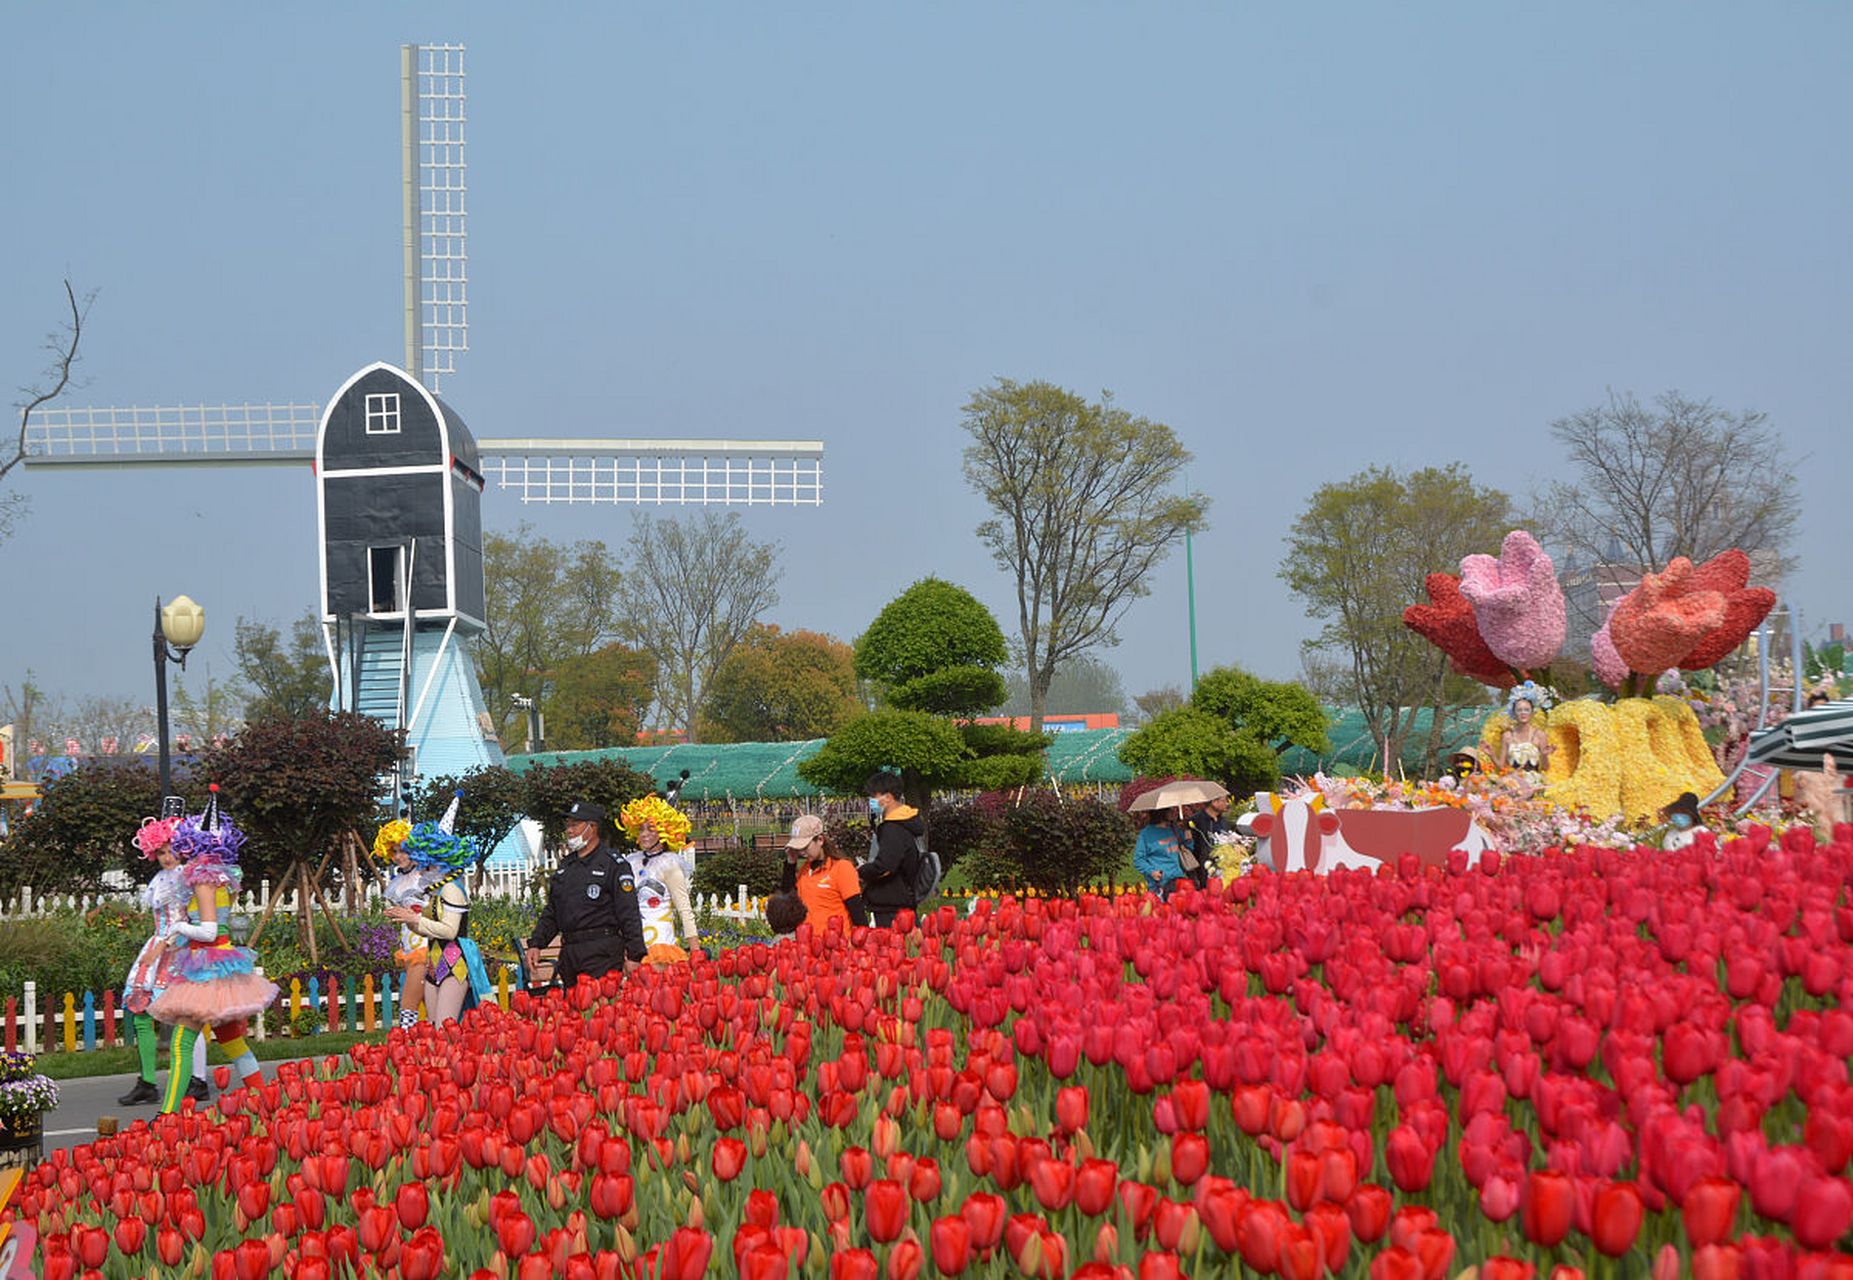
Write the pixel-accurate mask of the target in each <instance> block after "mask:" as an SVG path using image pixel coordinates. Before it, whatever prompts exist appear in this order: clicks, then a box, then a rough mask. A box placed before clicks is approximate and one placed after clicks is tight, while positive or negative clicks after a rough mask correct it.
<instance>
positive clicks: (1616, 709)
mask: <svg viewBox="0 0 1853 1280" xmlns="http://www.w3.org/2000/svg"><path fill="white" fill-rule="evenodd" d="M1536 720H1537V722H1538V723H1540V724H1542V725H1543V726H1544V729H1545V732H1546V733H1547V734H1548V735H1549V737H1550V742H1551V747H1552V748H1553V750H1552V752H1551V758H1550V761H1549V763H1548V765H1547V766H1546V767H1545V770H1544V781H1545V791H1544V796H1545V798H1546V799H1548V800H1549V801H1550V802H1551V803H1552V804H1554V805H1557V806H1558V807H1560V808H1565V809H1577V810H1582V811H1584V812H1587V813H1592V814H1601V815H1605V816H1606V815H1616V816H1620V817H1623V818H1626V819H1627V820H1628V821H1630V822H1635V823H1639V822H1644V821H1646V820H1648V819H1650V818H1652V817H1653V816H1654V815H1656V814H1658V813H1659V812H1660V810H1661V809H1662V808H1663V807H1665V806H1666V805H1667V804H1668V803H1669V802H1670V801H1672V800H1673V799H1674V798H1675V797H1677V796H1678V795H1679V794H1680V793H1681V792H1682V791H1690V792H1693V793H1694V794H1696V795H1708V794H1710V793H1711V792H1712V791H1713V790H1715V789H1716V788H1717V787H1719V786H1722V785H1723V783H1724V774H1723V772H1722V771H1721V770H1720V769H1719V768H1718V762H1717V759H1716V758H1715V757H1714V756H1713V755H1712V750H1711V747H1710V745H1709V744H1707V743H1706V741H1705V732H1704V730H1703V729H1702V728H1701V727H1700V725H1699V721H1698V717H1697V716H1696V715H1694V714H1693V710H1692V707H1691V706H1690V704H1688V703H1687V702H1685V701H1684V700H1683V699H1680V698H1675V697H1671V696H1666V695H1662V696H1659V697H1654V698H1624V699H1622V700H1621V701H1619V702H1615V703H1612V704H1610V703H1602V702H1596V701H1593V700H1591V699H1578V700H1576V701H1574V702H1565V703H1560V704H1558V705H1557V706H1556V707H1554V708H1552V709H1551V711H1550V712H1548V713H1546V714H1540V715H1538V716H1537V717H1536ZM1511 724H1512V721H1511V718H1510V717H1509V716H1508V715H1507V714H1506V713H1505V712H1503V711H1500V712H1495V713H1494V714H1493V715H1491V716H1489V717H1487V720H1486V724H1485V725H1484V726H1483V727H1482V728H1481V731H1480V741H1481V745H1482V747H1483V748H1484V749H1485V750H1487V751H1489V752H1490V751H1491V750H1493V749H1494V748H1496V747H1497V746H1498V744H1499V739H1500V735H1501V734H1503V733H1504V732H1505V731H1506V730H1507V729H1508V728H1510V727H1511Z"/></svg>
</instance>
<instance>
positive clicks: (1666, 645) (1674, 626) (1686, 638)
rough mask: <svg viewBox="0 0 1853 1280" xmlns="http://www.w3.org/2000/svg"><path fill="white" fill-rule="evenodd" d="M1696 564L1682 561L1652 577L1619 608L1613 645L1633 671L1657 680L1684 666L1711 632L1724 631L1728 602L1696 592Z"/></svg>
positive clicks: (1611, 626) (1620, 602) (1611, 621)
mask: <svg viewBox="0 0 1853 1280" xmlns="http://www.w3.org/2000/svg"><path fill="white" fill-rule="evenodd" d="M1692 577H1693V570H1692V561H1690V560H1688V559H1686V557H1684V556H1677V557H1675V558H1674V560H1673V562H1672V563H1671V564H1669V565H1667V567H1666V572H1664V573H1649V574H1646V575H1644V576H1643V577H1642V578H1641V585H1640V586H1638V587H1636V588H1635V589H1634V590H1632V591H1630V592H1629V593H1628V594H1627V595H1625V596H1623V597H1622V598H1621V599H1620V600H1618V601H1616V602H1615V610H1614V612H1613V613H1611V614H1610V615H1609V639H1611V640H1612V641H1614V643H1615V652H1617V653H1619V654H1620V655H1621V659H1622V661H1623V662H1626V663H1627V664H1628V669H1629V670H1630V671H1638V672H1640V673H1641V674H1642V675H1648V676H1655V675H1659V674H1660V673H1661V672H1662V671H1666V670H1668V669H1669V668H1672V667H1676V666H1679V665H1680V663H1681V662H1682V661H1683V660H1684V659H1685V657H1686V655H1687V654H1689V653H1691V652H1692V651H1693V650H1694V649H1696V648H1697V647H1698V645H1699V642H1700V641H1701V640H1703V639H1705V637H1706V636H1708V635H1709V634H1710V633H1711V632H1713V631H1715V630H1717V629H1718V628H1719V627H1721V626H1723V625H1724V615H1725V598H1724V594H1723V593H1722V592H1720V591H1717V590H1715V589H1714V590H1709V591H1706V590H1695V589H1694V586H1693V581H1692Z"/></svg>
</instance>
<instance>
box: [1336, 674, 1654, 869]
mask: <svg viewBox="0 0 1853 1280" xmlns="http://www.w3.org/2000/svg"><path fill="white" fill-rule="evenodd" d="M1573 705H1574V704H1573ZM1308 785H1309V786H1311V787H1312V788H1314V789H1316V790H1317V791H1318V792H1319V794H1320V795H1321V796H1322V797H1323V798H1324V801H1325V804H1326V807H1327V808H1330V809H1432V808H1437V807H1442V806H1445V807H1447V808H1451V809H1465V810H1467V811H1468V812H1470V813H1472V814H1473V817H1474V821H1476V822H1478V823H1479V824H1480V827H1481V828H1482V829H1483V830H1484V831H1486V832H1487V834H1488V835H1490V836H1491V837H1492V838H1493V840H1494V841H1495V842H1496V843H1497V844H1498V845H1499V846H1500V847H1501V848H1504V849H1544V848H1565V847H1568V846H1572V845H1583V844H1589V845H1602V846H1606V847H1612V848H1623V847H1626V846H1627V845H1628V844H1630V843H1631V842H1632V841H1631V837H1630V835H1629V833H1628V832H1627V831H1626V830H1624V828H1623V825H1622V820H1621V816H1620V815H1619V814H1609V815H1608V816H1606V817H1603V818H1594V817H1591V816H1590V811H1589V810H1588V809H1586V808H1579V807H1576V806H1573V805H1568V804H1564V803H1560V802H1557V801H1552V800H1549V799H1546V797H1545V793H1544V789H1543V788H1541V787H1540V786H1539V785H1538V784H1537V783H1536V782H1534V781H1533V780H1532V778H1531V776H1530V775H1529V774H1526V773H1524V772H1523V771H1520V770H1515V769H1492V770H1480V771H1475V772H1473V773H1470V774H1468V775H1467V776H1466V777H1463V778H1456V777H1452V776H1449V777H1443V778H1438V779H1435V780H1433V781H1413V780H1397V779H1386V780H1384V781H1381V782H1379V781H1376V780H1373V779H1370V778H1338V777H1331V776H1328V775H1326V774H1323V773H1321V774H1315V775H1313V777H1312V778H1311V779H1309V780H1308Z"/></svg>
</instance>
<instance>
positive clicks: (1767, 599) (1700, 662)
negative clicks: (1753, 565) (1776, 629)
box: [1679, 547, 1776, 671]
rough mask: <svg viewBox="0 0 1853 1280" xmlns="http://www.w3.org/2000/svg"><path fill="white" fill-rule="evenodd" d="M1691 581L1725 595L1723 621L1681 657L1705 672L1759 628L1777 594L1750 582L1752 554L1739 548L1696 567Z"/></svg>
mask: <svg viewBox="0 0 1853 1280" xmlns="http://www.w3.org/2000/svg"><path fill="white" fill-rule="evenodd" d="M1692 581H1693V582H1694V584H1696V585H1697V586H1698V587H1699V589H1701V590H1705V591H1716V592H1718V593H1719V594H1720V595H1722V596H1723V597H1724V620H1723V621H1722V622H1721V623H1719V624H1718V625H1717V626H1716V627H1714V628H1712V629H1711V631H1709V632H1707V633H1706V635H1705V636H1704V638H1702V639H1701V640H1700V641H1699V643H1698V645H1697V647H1695V648H1694V649H1693V650H1692V652H1690V653H1688V654H1687V655H1686V656H1685V657H1683V658H1681V659H1680V660H1679V665H1680V667H1682V668H1683V669H1684V670H1687V671H1703V670H1705V669H1706V668H1708V667H1712V666H1716V665H1717V664H1718V663H1720V662H1722V661H1723V660H1724V658H1725V657H1726V655H1728V654H1730V653H1731V652H1732V651H1733V650H1734V649H1736V648H1737V646H1738V645H1740V644H1742V643H1743V642H1744V641H1745V640H1746V639H1747V638H1748V637H1749V635H1750V633H1751V632H1752V631H1755V630H1756V629H1757V626H1758V625H1759V624H1760V623H1761V622H1762V621H1763V619H1764V618H1766V617H1768V616H1769V611H1770V610H1771V609H1773V608H1775V607H1776V593H1775V592H1774V591H1771V590H1770V589H1769V588H1768V587H1753V586H1750V585H1748V584H1749V582H1750V557H1749V556H1747V555H1745V554H1744V553H1743V551H1742V550H1740V549H1739V548H1737V547H1732V548H1731V549H1730V550H1729V551H1723V552H1720V553H1719V554H1717V555H1715V556H1713V557H1712V558H1711V559H1709V560H1707V561H1706V562H1705V563H1704V564H1702V565H1700V566H1699V567H1698V568H1696V569H1694V570H1693V571H1692Z"/></svg>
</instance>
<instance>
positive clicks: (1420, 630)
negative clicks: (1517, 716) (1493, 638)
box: [1403, 573, 1518, 689]
mask: <svg viewBox="0 0 1853 1280" xmlns="http://www.w3.org/2000/svg"><path fill="white" fill-rule="evenodd" d="M1424 585H1425V586H1427V588H1428V598H1429V599H1430V600H1431V601H1433V603H1432V604H1412V605H1410V606H1409V607H1408V608H1406V609H1404V610H1403V625H1404V626H1406V627H1408V628H1409V629H1410V630H1411V631H1413V632H1415V633H1416V634H1417V635H1419V636H1421V637H1422V638H1423V639H1425V640H1427V641H1428V642H1429V643H1430V644H1432V645H1434V646H1435V647H1436V648H1437V649H1439V650H1441V651H1442V652H1443V653H1445V654H1447V655H1448V661H1449V662H1451V663H1452V664H1453V665H1454V669H1455V670H1456V671H1458V672H1460V673H1461V674H1462V675H1464V676H1466V677H1468V678H1469V679H1473V680H1478V681H1480V682H1481V683H1482V684H1490V685H1495V686H1497V687H1499V688H1501V689H1509V688H1511V687H1512V686H1513V685H1515V684H1517V683H1518V677H1517V676H1515V675H1513V674H1512V669H1511V668H1510V667H1508V666H1507V665H1506V664H1505V663H1503V662H1501V661H1500V660H1499V656H1498V655H1497V654H1495V653H1494V652H1493V651H1492V649H1490V648H1488V647H1487V643H1486V640H1485V638H1484V637H1483V636H1481V634H1480V624H1479V623H1478V622H1477V621H1475V620H1474V616H1473V606H1472V605H1471V604H1469V603H1468V601H1467V597H1466V596H1464V595H1462V594H1461V582H1460V579H1459V578H1456V577H1455V576H1454V575H1453V574H1451V573H1431V574H1429V575H1428V577H1427V579H1426V580H1425V582H1424Z"/></svg>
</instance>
